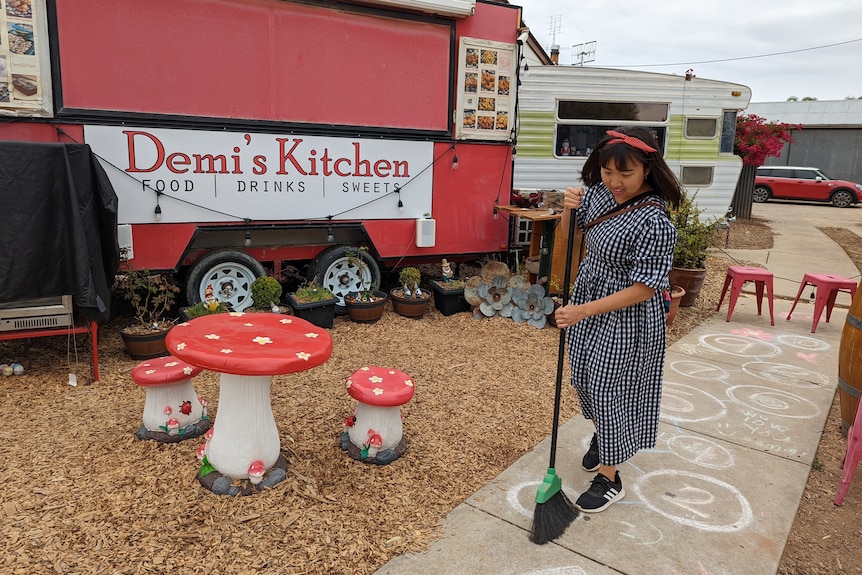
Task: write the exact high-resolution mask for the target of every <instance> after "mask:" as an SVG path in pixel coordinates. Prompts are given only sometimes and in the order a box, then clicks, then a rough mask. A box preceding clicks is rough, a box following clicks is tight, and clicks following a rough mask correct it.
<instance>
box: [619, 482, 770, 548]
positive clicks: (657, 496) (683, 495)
mask: <svg viewBox="0 0 862 575" xmlns="http://www.w3.org/2000/svg"><path fill="white" fill-rule="evenodd" d="M632 489H633V490H634V492H635V495H637V497H638V498H639V499H640V500H641V501H643V502H644V504H645V505H646V506H647V507H648V508H649V509H651V510H652V511H655V512H656V513H658V514H659V515H661V516H662V517H666V518H667V519H670V520H671V521H673V522H675V523H679V524H681V525H687V526H689V527H694V528H695V529H700V530H702V531H708V532H712V533H731V532H735V531H742V530H743V529H745V528H747V527H748V526H749V525H750V524H751V522H752V519H753V513H752V511H751V504H749V503H748V500H747V499H746V498H745V497H744V496H743V495H742V493H741V492H740V491H739V490H738V489H737V488H736V487H734V486H733V485H730V484H729V483H725V482H724V481H721V480H719V479H716V478H714V477H709V476H708V475H701V474H699V473H690V472H688V471H680V470H674V469H669V470H660V471H652V472H650V473H647V474H645V475H642V476H640V477H639V478H638V479H637V481H635V482H634V484H633V485H632Z"/></svg>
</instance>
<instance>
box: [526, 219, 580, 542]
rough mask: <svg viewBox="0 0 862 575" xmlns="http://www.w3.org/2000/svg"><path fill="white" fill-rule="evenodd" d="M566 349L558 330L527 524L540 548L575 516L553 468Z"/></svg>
mask: <svg viewBox="0 0 862 575" xmlns="http://www.w3.org/2000/svg"><path fill="white" fill-rule="evenodd" d="M575 221H576V220H575V212H574V211H572V212H571V220H569V237H568V243H567V245H566V270H565V272H564V273H563V275H564V281H563V305H566V304H567V303H568V302H569V283H570V282H571V275H572V273H571V268H572V248H573V246H574V243H575ZM565 350H566V330H565V329H560V348H559V353H558V354H557V383H556V389H555V390H554V425H553V428H552V430H551V461H550V463H549V464H548V471H547V473H546V474H545V479H544V480H543V481H542V484H541V485H539V490H538V492H537V493H536V509H535V511H534V512H533V522H532V524H531V525H530V541H532V542H533V543H535V544H537V545H544V544H545V543H547V542H548V541H551V540H553V539H556V538H557V537H559V536H560V535H562V534H563V532H564V531H565V530H566V528H567V527H568V526H569V525H571V523H572V521H574V520H575V519H576V518H577V517H578V510H577V509H576V508H575V506H574V505H572V502H571V501H569V498H568V497H566V494H565V493H563V482H562V480H561V479H560V477H559V476H558V475H557V472H556V470H555V469H554V465H555V461H556V458H557V429H558V427H559V424H560V396H561V395H562V389H563V361H564V360H565Z"/></svg>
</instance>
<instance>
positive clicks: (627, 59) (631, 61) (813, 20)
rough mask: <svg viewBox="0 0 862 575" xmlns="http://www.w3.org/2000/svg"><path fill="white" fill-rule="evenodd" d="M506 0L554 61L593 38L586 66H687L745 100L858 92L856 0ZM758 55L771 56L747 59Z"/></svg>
mask: <svg viewBox="0 0 862 575" xmlns="http://www.w3.org/2000/svg"><path fill="white" fill-rule="evenodd" d="M510 3H511V4H515V5H519V6H521V7H522V8H523V19H524V22H525V23H526V25H527V26H529V28H530V31H531V32H532V33H533V36H535V37H536V39H537V40H538V41H539V42H540V43H541V44H542V47H543V48H545V50H546V51H548V52H550V46H551V44H552V43H553V41H554V40H555V41H556V43H557V44H559V46H560V64H561V65H571V64H572V53H573V50H572V45H574V44H580V43H586V42H590V41H596V54H595V61H594V62H591V63H588V64H585V65H587V66H597V67H622V68H629V69H633V70H644V71H647V72H661V73H665V74H679V75H683V74H685V71H686V70H687V69H688V68H692V69H694V73H695V75H696V76H698V77H700V78H709V79H713V80H723V81H727V82H736V83H739V84H744V85H746V86H748V87H749V88H751V92H752V96H751V101H752V102H783V101H785V100H787V98H789V97H790V96H796V97H798V98H799V99H800V100H801V99H802V98H804V97H808V96H810V97H814V98H817V99H818V100H843V99H844V98H846V97H847V96H853V97H856V98H859V97H862V0H662V1H658V2H655V1H654V2H647V1H644V0H615V1H614V2H607V1H606V0H579V1H574V0H520V1H518V0H510ZM554 32H555V33H556V34H554ZM835 44H838V45H835ZM827 46H829V47H827ZM810 48H817V49H810ZM782 52H784V54H780V55H779V53H782ZM787 52H790V53H787ZM766 54H776V55H773V56H766V57H755V56H763V55H766ZM715 60H724V61H722V62H714V61H715ZM648 64H670V65H669V66H653V65H650V66H647V65H648Z"/></svg>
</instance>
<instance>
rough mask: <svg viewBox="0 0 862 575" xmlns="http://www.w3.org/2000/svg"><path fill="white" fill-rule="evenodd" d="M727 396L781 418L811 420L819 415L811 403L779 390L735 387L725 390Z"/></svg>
mask: <svg viewBox="0 0 862 575" xmlns="http://www.w3.org/2000/svg"><path fill="white" fill-rule="evenodd" d="M727 396H728V397H730V398H731V399H732V400H733V401H735V402H736V403H738V404H740V405H744V406H746V407H749V408H751V409H755V410H757V411H760V412H764V413H769V414H771V415H778V416H781V417H789V418H793V419H811V418H812V417H815V416H817V415H819V414H820V408H819V407H817V405H815V404H814V403H813V402H811V401H808V400H807V399H805V398H804V397H799V396H798V395H794V394H792V393H788V392H786V391H781V390H780V389H771V388H769V387H762V386H759V385H737V386H734V387H731V388H729V389H728V390H727Z"/></svg>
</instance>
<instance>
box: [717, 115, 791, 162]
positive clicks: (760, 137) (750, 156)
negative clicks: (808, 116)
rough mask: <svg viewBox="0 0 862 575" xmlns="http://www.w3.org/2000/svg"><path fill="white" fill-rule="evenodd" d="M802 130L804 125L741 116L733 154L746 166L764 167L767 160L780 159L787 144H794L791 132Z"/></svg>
mask: <svg viewBox="0 0 862 575" xmlns="http://www.w3.org/2000/svg"><path fill="white" fill-rule="evenodd" d="M801 129H802V124H786V123H784V122H774V121H773V122H767V121H766V119H765V118H761V117H760V116H757V115H755V114H750V115H741V116H739V117H738V118H737V120H736V139H735V140H734V142H733V153H734V154H736V155H737V156H739V157H740V158H742V163H743V164H745V165H746V166H762V165H763V164H764V162H765V161H766V158H771V157H773V156H774V157H776V158H778V157H780V156H781V149H782V148H783V147H784V144H785V142H791V143H792V142H793V134H791V132H792V131H793V130H801Z"/></svg>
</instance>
